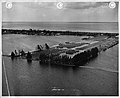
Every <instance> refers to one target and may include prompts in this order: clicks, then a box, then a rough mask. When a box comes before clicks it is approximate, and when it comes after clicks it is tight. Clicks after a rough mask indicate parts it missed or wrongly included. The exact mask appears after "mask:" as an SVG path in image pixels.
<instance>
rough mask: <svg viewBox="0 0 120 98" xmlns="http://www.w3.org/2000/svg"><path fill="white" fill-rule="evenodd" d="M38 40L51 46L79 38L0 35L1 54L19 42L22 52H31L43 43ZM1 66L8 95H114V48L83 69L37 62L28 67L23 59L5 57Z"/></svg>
mask: <svg viewBox="0 0 120 98" xmlns="http://www.w3.org/2000/svg"><path fill="white" fill-rule="evenodd" d="M43 39H44V40H43ZM61 39H62V40H61ZM40 40H42V41H48V42H49V44H50V45H53V44H56V43H58V42H59V41H62V42H64V41H66V40H67V41H68V40H75V41H78V40H80V37H73V36H69V37H68V36H58V37H45V36H44V37H40V36H37V37H36V36H26V35H24V36H23V35H21V36H17V35H16V36H15V35H3V53H9V52H10V50H12V49H14V48H15V47H13V46H17V45H19V46H20V43H23V42H24V48H25V47H26V48H27V46H26V45H28V47H29V48H27V49H31V48H30V47H32V49H33V46H35V45H36V43H38V42H39V43H43V42H42V41H40ZM21 41H23V42H21ZM32 43H33V44H34V45H33V44H32ZM11 45H12V46H11ZM10 46H11V47H10ZM21 47H22V45H21ZM2 65H3V66H5V68H6V73H7V78H8V83H9V89H10V93H11V95H31V96H32V95H118V45H116V46H114V47H112V48H110V49H108V50H106V51H105V52H103V53H101V54H99V56H98V57H97V58H95V59H94V60H92V61H90V62H89V63H88V64H86V65H85V66H84V67H81V66H80V67H65V66H56V65H41V64H39V62H38V61H33V62H32V63H30V64H28V63H27V61H26V60H25V59H15V60H14V61H12V60H11V58H8V57H3V64H2ZM4 75H5V74H4V71H3V79H2V81H3V87H2V88H3V95H7V90H6V81H5V76H4Z"/></svg>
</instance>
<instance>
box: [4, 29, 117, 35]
mask: <svg viewBox="0 0 120 98" xmlns="http://www.w3.org/2000/svg"><path fill="white" fill-rule="evenodd" d="M2 34H26V35H47V36H59V35H74V36H84V35H85V36H98V35H105V36H110V37H111V36H118V35H119V33H111V32H109V33H107V32H86V31H83V32H82V31H80V32H79V31H67V30H63V31H62V30H57V31H56V30H35V29H29V30H24V29H22V30H18V29H2Z"/></svg>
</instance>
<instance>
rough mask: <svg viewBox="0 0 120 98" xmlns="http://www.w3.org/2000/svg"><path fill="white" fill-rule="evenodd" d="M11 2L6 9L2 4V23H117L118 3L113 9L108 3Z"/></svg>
mask: <svg viewBox="0 0 120 98" xmlns="http://www.w3.org/2000/svg"><path fill="white" fill-rule="evenodd" d="M57 3H58V2H13V3H12V8H11V9H8V8H6V6H5V3H2V21H3V22H117V21H118V3H116V7H115V8H114V9H112V8H110V7H109V6H108V5H109V2H63V8H62V9H58V8H57V6H56V5H57Z"/></svg>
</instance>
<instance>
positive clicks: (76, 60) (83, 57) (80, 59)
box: [72, 47, 99, 66]
mask: <svg viewBox="0 0 120 98" xmlns="http://www.w3.org/2000/svg"><path fill="white" fill-rule="evenodd" d="M98 52H99V51H98V48H97V47H95V48H92V49H91V50H87V51H84V52H82V53H79V54H77V55H75V56H74V57H73V59H72V62H73V64H74V65H78V66H79V65H84V64H85V63H87V62H88V61H90V60H91V59H92V58H95V57H97V56H98Z"/></svg>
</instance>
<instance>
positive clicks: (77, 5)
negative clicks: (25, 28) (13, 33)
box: [24, 2, 108, 9]
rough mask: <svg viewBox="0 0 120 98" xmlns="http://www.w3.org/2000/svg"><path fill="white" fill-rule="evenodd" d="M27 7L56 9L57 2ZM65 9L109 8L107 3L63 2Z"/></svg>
mask: <svg viewBox="0 0 120 98" xmlns="http://www.w3.org/2000/svg"><path fill="white" fill-rule="evenodd" d="M24 5H25V6H27V7H30V8H55V7H56V5H57V2H29V3H26V4H25V3H24ZM63 6H64V8H65V9H89V8H96V7H99V6H108V3H107V2H63Z"/></svg>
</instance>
